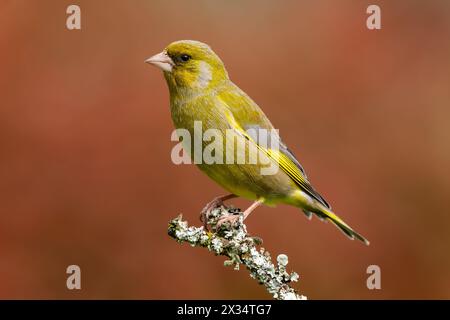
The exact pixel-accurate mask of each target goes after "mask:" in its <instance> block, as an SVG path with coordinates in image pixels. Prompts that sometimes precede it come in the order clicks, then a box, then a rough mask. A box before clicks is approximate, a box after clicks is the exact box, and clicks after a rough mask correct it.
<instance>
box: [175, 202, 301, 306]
mask: <svg viewBox="0 0 450 320" xmlns="http://www.w3.org/2000/svg"><path fill="white" fill-rule="evenodd" d="M230 214H239V215H240V218H239V220H238V221H237V222H236V223H235V224H233V225H230V223H228V222H225V223H223V224H222V225H220V227H219V228H218V230H216V227H217V222H218V221H219V220H220V219H221V218H223V217H225V216H228V215H230ZM208 225H209V226H210V228H211V227H212V230H213V231H215V232H210V231H208V230H205V228H204V227H203V226H201V227H194V226H191V227H190V226H188V223H187V222H186V221H184V220H183V219H182V216H181V215H180V216H178V217H177V218H175V219H173V220H172V221H170V223H169V229H168V233H169V235H170V236H171V237H173V238H174V239H175V240H177V241H178V242H180V243H182V242H188V243H189V244H190V245H191V246H193V247H204V248H207V249H208V250H209V251H211V252H213V253H214V254H216V255H222V256H226V257H227V258H228V260H226V261H225V262H224V265H225V266H234V269H235V270H239V266H240V265H241V264H243V265H244V266H246V267H247V269H248V270H249V271H250V276H251V277H252V278H253V279H255V280H257V281H258V282H259V283H260V284H262V285H264V286H265V288H266V289H267V291H268V292H269V293H270V294H271V295H272V296H273V297H274V299H278V300H305V299H306V297H305V296H303V295H300V294H298V293H297V291H296V290H295V289H293V288H292V287H290V286H289V284H290V283H291V282H296V281H298V278H299V276H298V274H297V273H295V272H291V273H288V272H287V271H286V266H287V264H288V257H287V256H286V255H285V254H280V255H278V257H277V263H276V264H275V263H273V262H272V259H271V257H270V254H269V252H268V251H266V250H265V249H264V248H262V247H261V248H260V249H258V248H257V246H258V245H260V244H261V243H262V240H261V239H259V238H257V237H252V236H250V235H249V234H248V233H247V227H246V226H245V224H244V223H243V216H242V212H240V210H239V209H235V208H231V207H224V206H222V207H219V208H216V209H214V210H212V211H211V212H210V214H209V216H208Z"/></svg>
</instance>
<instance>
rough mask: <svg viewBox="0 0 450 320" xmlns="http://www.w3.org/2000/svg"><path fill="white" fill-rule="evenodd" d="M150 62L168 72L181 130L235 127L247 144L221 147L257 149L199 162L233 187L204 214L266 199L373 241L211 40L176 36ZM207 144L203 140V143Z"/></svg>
mask: <svg viewBox="0 0 450 320" xmlns="http://www.w3.org/2000/svg"><path fill="white" fill-rule="evenodd" d="M146 62H147V63H149V64H152V65H154V66H157V67H158V68H160V69H161V70H162V71H163V74H164V77H165V79H166V82H167V85H168V87H169V93H170V110H171V114H172V120H173V122H174V125H175V127H176V128H177V129H184V130H187V131H188V132H189V133H190V134H191V135H192V136H194V135H196V134H197V135H198V132H196V130H195V126H196V123H200V124H201V126H202V130H208V129H214V130H216V131H218V132H219V133H220V134H221V135H222V136H223V138H226V132H227V131H232V132H234V133H235V137H237V138H236V139H237V140H239V139H240V140H241V141H240V142H242V143H243V145H244V146H245V147H244V149H243V150H242V148H241V149H237V150H236V148H231V149H230V147H229V146H230V145H233V146H234V143H233V144H226V145H225V144H221V143H218V146H217V150H215V151H216V152H218V153H223V154H227V152H228V153H233V155H235V156H239V154H237V153H242V152H249V151H250V150H256V151H257V153H258V156H259V157H258V159H259V160H258V161H257V162H256V163H245V162H244V163H242V162H240V163H239V162H236V161H235V162H232V163H229V162H227V163H206V161H203V162H197V163H196V164H197V165H198V167H199V168H200V170H201V171H203V172H204V173H206V174H207V175H208V176H209V177H210V178H211V179H212V180H214V181H215V182H217V183H218V184H219V185H221V186H222V187H223V188H224V189H226V190H227V191H228V192H230V194H229V195H226V196H222V197H217V198H215V199H214V200H213V201H211V202H210V203H209V204H208V205H207V206H206V207H205V208H204V209H203V211H202V212H203V214H207V213H208V212H209V211H210V210H211V209H212V208H214V207H217V206H219V205H221V204H222V203H223V201H225V200H228V199H231V198H234V197H244V198H247V199H250V200H253V201H254V202H253V204H252V205H251V206H250V207H249V208H248V209H247V210H245V211H244V213H243V216H244V219H245V218H246V217H247V216H248V215H249V214H250V213H251V212H252V211H253V210H254V209H255V208H256V207H258V206H259V205H261V204H266V205H276V204H278V203H284V204H288V205H292V206H295V207H298V208H300V209H302V210H303V212H304V213H305V214H306V216H307V217H308V218H309V219H310V218H311V216H312V214H315V215H316V216H317V217H318V218H320V219H321V220H325V221H331V222H332V223H333V224H334V225H336V226H337V227H338V228H339V229H340V230H341V231H342V232H343V233H344V234H345V235H347V236H348V237H349V238H350V239H354V238H356V239H359V240H361V241H362V242H364V243H365V244H367V245H368V244H369V241H368V240H367V239H365V238H364V237H363V236H362V235H360V234H359V233H357V232H356V231H354V230H353V229H352V228H351V227H350V226H349V225H348V224H346V223H345V222H344V221H343V220H342V219H340V218H339V217H338V216H337V215H336V214H334V213H333V212H332V211H331V207H330V205H329V204H328V203H327V202H326V201H325V199H324V198H323V197H322V196H321V195H320V194H319V193H318V192H317V191H316V190H315V189H314V188H313V187H312V185H311V184H310V182H309V181H308V179H307V176H306V173H305V170H304V169H303V167H302V166H301V165H300V163H299V161H298V160H297V159H296V158H295V156H294V155H293V153H292V152H291V151H290V150H289V149H288V148H287V146H286V144H284V143H283V142H282V141H281V139H280V137H279V135H278V132H277V131H276V130H275V129H274V127H273V125H272V124H271V122H270V121H269V119H268V118H267V117H266V115H265V114H264V112H263V111H262V110H261V109H260V108H259V106H258V105H257V104H256V103H255V102H254V101H253V100H252V99H251V98H250V97H249V96H248V95H247V94H246V93H245V92H244V91H242V90H241V89H240V88H239V87H238V86H237V85H235V84H234V83H233V82H232V81H231V80H230V78H229V76H228V73H227V71H226V69H225V66H224V64H223V62H222V60H221V59H220V58H219V57H218V56H217V54H215V53H214V52H213V50H212V49H211V48H210V47H209V46H208V45H206V44H204V43H201V42H198V41H192V40H182V41H176V42H173V43H171V44H169V45H168V46H167V47H166V48H165V49H164V50H163V51H162V52H161V53H159V54H156V55H154V56H152V57H151V58H149V59H147V60H146ZM250 129H253V130H266V131H267V132H270V133H269V134H268V136H269V140H273V141H275V140H276V141H277V147H276V148H272V145H271V144H270V145H268V144H267V143H261V141H259V140H258V137H256V136H255V135H254V134H253V135H251V134H249V133H248V132H249V130H250ZM274 132H275V133H274ZM237 143H239V141H237ZM206 145H207V143H206V142H205V141H204V139H203V140H202V147H203V148H205V147H206ZM186 148H187V149H188V152H189V153H190V155H191V157H193V156H194V153H195V150H193V149H192V146H186ZM270 162H271V163H272V164H274V165H276V167H277V168H278V170H276V172H275V173H273V174H263V173H262V170H261V169H262V167H264V166H265V165H266V166H267V164H268V163H270ZM237 218H238V216H235V215H230V216H228V217H226V218H225V219H223V221H221V223H223V222H225V221H230V222H231V223H232V222H234V221H235V220H236V219H237Z"/></svg>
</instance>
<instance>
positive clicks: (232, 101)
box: [218, 87, 330, 208]
mask: <svg viewBox="0 0 450 320" xmlns="http://www.w3.org/2000/svg"><path fill="white" fill-rule="evenodd" d="M218 98H219V99H220V100H221V102H222V103H224V104H225V105H226V106H227V109H228V110H229V111H230V112H229V114H227V115H226V116H227V118H228V121H229V123H230V125H231V126H232V127H233V128H234V129H236V130H237V131H238V132H239V133H240V134H242V135H244V136H245V137H246V138H247V139H249V140H252V141H254V142H255V143H256V145H257V146H258V148H259V149H260V150H262V151H263V152H264V153H265V154H267V156H268V157H269V158H271V159H272V160H274V161H275V162H276V163H277V164H278V166H279V167H280V168H281V169H282V170H283V171H284V172H285V173H286V174H287V175H288V176H289V177H290V178H291V179H292V180H293V181H294V182H295V183H296V184H297V185H298V186H299V187H300V189H301V190H302V191H304V192H305V193H307V194H308V195H310V196H311V197H312V198H314V199H316V200H317V201H319V202H320V203H321V204H323V205H324V206H325V207H327V208H330V205H329V204H328V203H327V202H326V201H325V199H324V198H323V197H322V196H321V195H320V194H319V193H318V192H317V191H316V190H314V188H313V187H312V186H311V184H310V183H309V181H308V179H307V177H306V173H305V170H304V169H303V167H302V166H301V165H300V163H299V162H298V160H297V159H296V158H295V156H294V155H293V153H292V152H291V151H289V149H288V148H287V146H286V145H285V144H284V143H283V142H282V141H281V139H280V137H279V136H278V133H277V131H275V128H274V127H273V125H272V124H271V123H270V121H269V119H268V118H267V117H266V116H265V114H264V113H263V111H262V110H261V109H260V108H259V106H258V105H257V104H256V103H255V102H254V101H253V100H252V99H251V98H250V97H249V96H248V95H247V94H245V93H244V92H243V91H242V90H240V89H239V88H237V87H236V88H235V90H225V91H224V92H222V93H219V94H218ZM249 129H264V130H266V132H268V134H269V135H270V136H269V141H266V143H264V144H261V143H260V141H258V139H257V138H256V137H254V136H251V135H250V134H248V130H249ZM272 139H277V140H278V141H277V142H278V143H277V144H276V145H278V149H272V148H270V146H271V145H273V144H272V143H271V141H270V140H272Z"/></svg>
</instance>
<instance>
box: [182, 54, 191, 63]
mask: <svg viewBox="0 0 450 320" xmlns="http://www.w3.org/2000/svg"><path fill="white" fill-rule="evenodd" d="M180 59H181V61H183V62H186V61H189V60H190V59H191V56H190V55H188V54H182V55H181V56H180Z"/></svg>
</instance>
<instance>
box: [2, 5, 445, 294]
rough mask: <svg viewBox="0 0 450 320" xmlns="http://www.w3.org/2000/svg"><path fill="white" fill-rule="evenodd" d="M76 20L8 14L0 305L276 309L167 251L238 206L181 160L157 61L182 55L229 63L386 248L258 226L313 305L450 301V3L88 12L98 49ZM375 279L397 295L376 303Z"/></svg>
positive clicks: (281, 216) (199, 253)
mask: <svg viewBox="0 0 450 320" xmlns="http://www.w3.org/2000/svg"><path fill="white" fill-rule="evenodd" d="M69 4H73V2H72V1H56V0H53V1H50V0H45V1H23V0H2V2H1V3H0V61H1V73H0V190H1V191H0V210H1V212H0V298H69V299H71V298H145V299H170V298H175V299H184V298H186V299H196V298H205V299H215V298H223V299H232V298H263V299H264V298H270V296H269V295H268V294H267V293H266V292H265V291H264V289H263V288H262V287H260V286H258V284H257V283H256V282H255V281H254V280H252V279H250V277H249V276H248V273H247V272H246V271H245V270H241V271H239V272H236V271H233V269H232V268H224V267H223V265H222V262H223V260H224V259H223V258H222V257H214V256H213V255H212V254H211V253H208V252H207V251H206V250H204V249H193V248H190V247H188V246H187V245H186V246H182V245H179V244H177V243H176V242H175V241H173V240H172V239H170V238H169V237H168V236H167V234H166V232H167V222H168V221H169V220H170V219H171V218H173V217H175V216H177V215H178V214H179V213H180V212H182V213H183V214H184V216H185V217H186V218H187V219H188V220H189V221H190V222H191V223H197V224H200V222H199V221H198V220H197V219H198V215H199V212H200V209H201V208H202V207H203V205H204V204H205V203H206V202H208V201H209V200H211V199H212V198H213V197H214V196H217V195H220V194H223V193H224V191H223V190H221V188H220V187H218V186H217V185H215V183H214V182H212V181H210V180H209V179H208V178H207V177H206V176H204V175H203V174H202V173H201V172H200V171H198V170H197V169H196V168H195V167H194V166H187V165H183V166H175V165H174V164H172V162H171V160H170V151H171V148H172V147H173V145H174V143H173V142H171V141H170V134H171V132H172V130H173V125H172V122H171V119H170V113H169V107H168V105H169V101H168V90H167V88H166V84H165V81H164V79H163V76H162V74H161V73H160V72H159V71H158V70H157V69H155V68H151V67H149V66H148V65H145V64H144V60H145V59H146V58H148V57H149V56H150V55H152V54H154V53H157V52H160V51H161V50H162V49H163V48H164V47H165V46H166V45H167V44H168V43H170V42H172V41H174V40H180V39H195V40H200V41H203V42H206V43H208V44H210V45H211V46H212V48H213V49H214V50H215V51H216V52H217V53H218V54H219V56H220V57H221V58H222V59H223V61H224V62H225V64H226V66H227V69H228V71H229V74H230V76H231V78H232V80H233V81H234V82H235V83H237V84H238V85H239V86H240V87H241V88H242V89H243V90H245V91H246V92H247V93H248V94H249V95H250V96H251V97H252V98H254V100H255V101H256V102H257V103H258V104H259V105H260V106H261V107H262V108H263V110H264V111H265V112H266V114H267V115H268V116H269V118H270V119H271V120H272V122H273V123H274V125H275V126H276V127H277V128H279V129H280V133H281V135H282V137H283V139H284V140H285V142H286V143H287V144H288V145H289V146H290V148H291V149H292V151H294V153H296V155H297V156H298V158H299V159H300V160H301V162H302V163H303V165H304V167H305V168H306V170H307V172H308V174H309V177H310V179H311V180H312V182H313V184H314V186H315V187H316V188H317V189H318V190H319V191H320V192H321V193H322V194H323V195H324V197H325V198H326V199H327V200H328V201H329V202H330V203H331V204H332V206H333V208H334V209H335V211H336V212H337V213H338V214H340V215H341V216H342V217H343V218H344V219H345V220H346V221H347V222H348V223H349V224H350V225H352V226H353V227H354V228H355V229H356V230H358V231H359V232H361V233H362V234H364V235H365V236H367V238H368V239H369V240H370V241H371V245H370V246H369V247H365V246H364V245H362V244H361V243H358V242H355V241H354V242H351V241H348V240H347V239H346V238H345V237H343V236H342V235H341V234H340V232H339V231H337V230H336V229H335V228H333V227H332V226H331V225H329V224H323V223H321V222H320V221H318V220H317V219H313V221H311V222H308V221H307V220H306V219H305V218H304V217H303V214H302V213H300V212H299V210H298V209H296V208H292V207H288V206H279V207H277V208H268V207H262V208H260V209H258V210H257V212H256V213H254V214H253V215H252V216H251V217H250V218H249V220H248V223H247V225H248V228H249V230H250V232H251V233H252V234H254V235H258V236H260V237H262V238H263V239H264V246H265V247H266V248H267V249H268V250H269V251H270V252H271V253H272V254H273V255H275V256H276V254H278V253H286V254H288V255H289V261H290V263H289V266H288V267H289V269H293V270H295V271H297V272H298V273H299V274H300V282H299V284H298V285H297V286H296V287H297V288H299V290H300V292H301V293H303V294H305V295H307V296H308V297H309V298H311V299H319V298H320V299H341V298H342V299H356V298H363V299H380V298H383V299H391V298H395V299H402V298H425V299H428V298H447V299H448V298H450V256H449V244H450V215H449V209H448V208H449V207H450V197H449V190H450V174H449V165H450V148H449V145H450V144H449V142H450V141H449V140H450V139H449V138H450V126H449V119H450V108H449V107H450V90H449V89H450V59H449V58H450V2H444V1H437V0H436V1H426V2H425V1H406V0H405V1H395V2H394V1H370V2H369V1H350V0H347V1H339V2H338V1H332V0H329V1H324V0H321V1H283V2H279V1H261V0H254V1H224V0H223V1H206V0H204V1H199V0H195V1H194V0H191V1H162V0H161V1H149V0H147V1H145V0H133V1H111V0H109V1H106V0H98V1H84V0H78V1H76V4H78V5H79V6H80V7H81V14H82V30H80V31H69V30H67V29H66V26H65V23H66V18H67V15H66V8H67V6H68V5H69ZM369 4H378V5H379V6H380V7H381V9H382V29H381V30H378V31H370V30H368V29H367V28H366V25H365V20H366V18H367V14H366V8H367V6H368V5H369ZM232 203H234V204H236V205H239V206H243V207H245V206H246V205H248V204H249V202H248V201H245V200H238V201H234V202H232ZM70 264H77V265H79V266H80V267H81V270H82V289H81V290H80V291H69V290H68V289H67V288H66V277H67V275H66V273H65V271H66V267H67V266H68V265H70ZM371 264H376V265H379V266H380V267H381V281H382V282H381V283H382V284H381V285H382V289H381V290H368V289H367V287H366V278H367V276H368V275H367V274H366V268H367V266H369V265H371Z"/></svg>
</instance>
